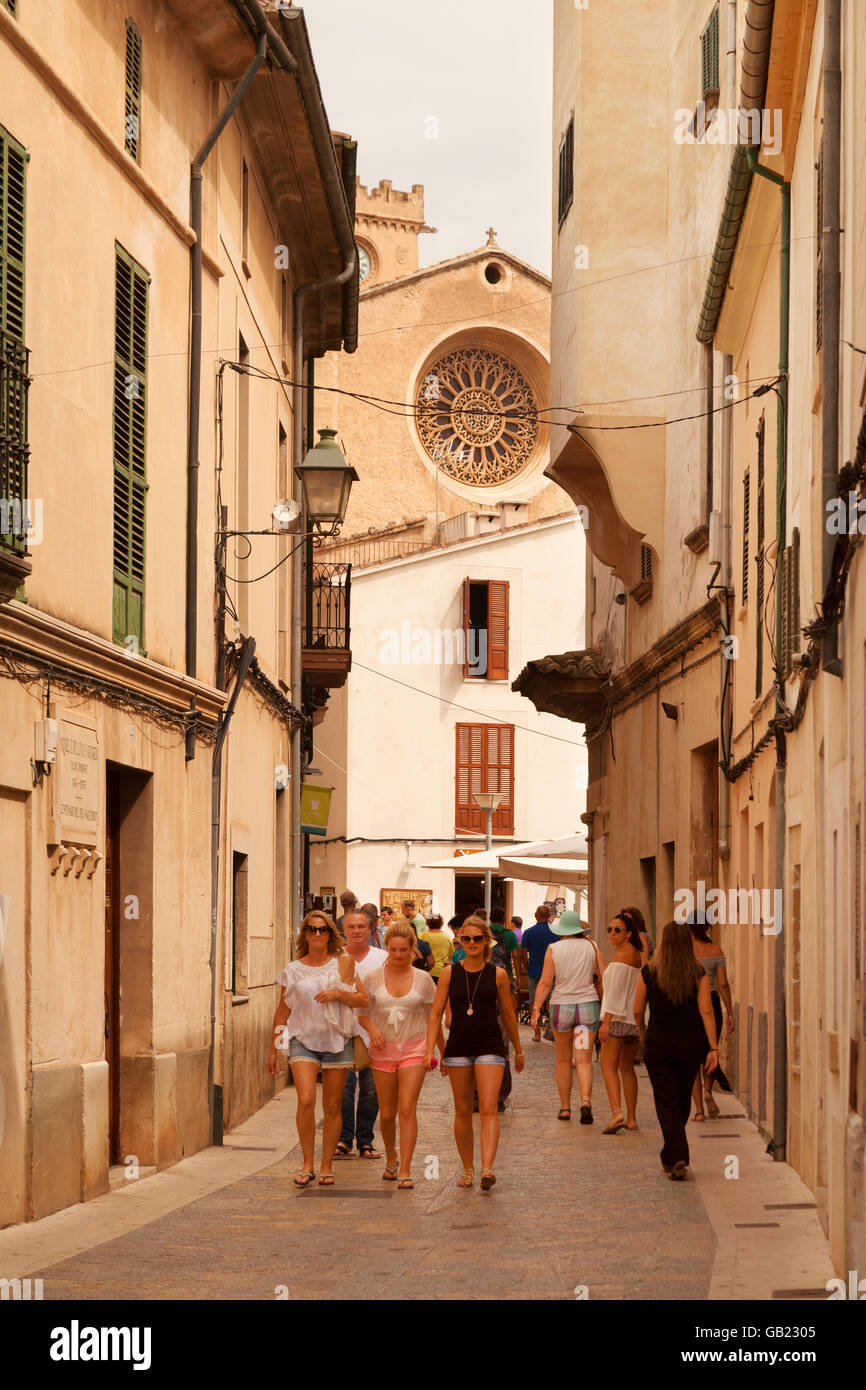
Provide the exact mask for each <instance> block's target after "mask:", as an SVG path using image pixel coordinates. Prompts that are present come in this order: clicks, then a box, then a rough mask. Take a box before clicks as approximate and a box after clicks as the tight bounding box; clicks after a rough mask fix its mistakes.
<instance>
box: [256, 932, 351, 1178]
mask: <svg viewBox="0 0 866 1390" xmlns="http://www.w3.org/2000/svg"><path fill="white" fill-rule="evenodd" d="M277 983H278V984H280V985H282V991H281V993H280V1002H279V1003H278V1004H277V1011H276V1013H275V1014H274V1027H273V1032H272V1034H271V1047H270V1051H269V1053H268V1071H269V1072H270V1074H271V1076H276V1075H277V1074H278V1071H279V1063H278V1061H277V1051H278V1050H279V1051H281V1052H285V1051H286V1050H288V1053H289V1066H290V1067H291V1069H292V1079H293V1081H294V1083H295V1090H296V1091H297V1094H298V1111H297V1125H298V1139H299V1140H300V1144H301V1150H302V1152H303V1156H304V1162H303V1167H302V1168H301V1170H300V1172H299V1173H297V1174H296V1175H295V1179H294V1181H295V1185H296V1186H297V1187H309V1185H310V1183H311V1182H312V1181H313V1178H314V1177H315V1176H316V1174H315V1172H314V1169H313V1162H314V1154H315V1143H316V1077H317V1076H318V1074H319V1070H320V1069H321V1072H322V1106H323V1108H324V1112H325V1119H324V1124H323V1127H322V1168H321V1173H320V1176H319V1186H320V1187H333V1185H334V1175H333V1172H332V1165H333V1158H334V1150H335V1149H336V1147H337V1140H338V1139H339V1137H340V1126H341V1123H342V1103H343V1087H344V1084H345V1081H346V1072H347V1071H348V1070H349V1068H350V1067H351V1066H352V1065H353V1062H354V1034H355V1017H354V1014H353V1010H354V1009H360V1008H367V1006H368V1005H369V1002H370V1000H369V996H368V994H367V991H366V990H365V988H364V985H363V983H362V981H361V978H360V976H359V975H357V974H356V972H355V962H354V961H353V960H352V958H351V956H348V955H347V954H346V948H345V945H344V944H343V941H342V939H341V937H340V933H339V932H338V931H337V926H336V923H335V922H333V921H332V920H331V918H330V917H328V916H327V914H326V913H324V912H308V913H307V915H306V917H305V918H304V920H303V922H302V923H301V927H300V931H299V932H298V949H297V955H296V957H295V959H294V960H293V961H291V962H290V963H289V964H288V965H287V966H286V968H285V970H281V971H280V973H279V975H278V976H277Z"/></svg>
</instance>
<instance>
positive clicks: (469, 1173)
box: [457, 1168, 475, 1187]
mask: <svg viewBox="0 0 866 1390" xmlns="http://www.w3.org/2000/svg"><path fill="white" fill-rule="evenodd" d="M474 1181H475V1169H474V1168H464V1169H463V1172H462V1174H461V1176H460V1177H459V1178H458V1179H457V1186H458V1187H471V1186H472V1184H473V1183H474Z"/></svg>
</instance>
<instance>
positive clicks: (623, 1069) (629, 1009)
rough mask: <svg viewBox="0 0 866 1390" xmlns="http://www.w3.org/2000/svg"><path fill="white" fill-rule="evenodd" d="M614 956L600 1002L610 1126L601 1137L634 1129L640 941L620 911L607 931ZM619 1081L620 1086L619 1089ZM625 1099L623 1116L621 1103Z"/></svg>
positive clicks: (602, 1061)
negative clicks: (635, 999) (635, 1000)
mask: <svg viewBox="0 0 866 1390" xmlns="http://www.w3.org/2000/svg"><path fill="white" fill-rule="evenodd" d="M607 934H608V939H609V941H610V944H611V946H613V948H614V956H613V959H612V960H609V961H608V963H607V965H606V966H605V971H604V993H603V994H602V999H601V1025H600V1027H599V1030H598V1036H599V1041H600V1042H601V1074H602V1076H603V1077H604V1084H605V1088H606V1090H607V1098H608V1100H609V1101H610V1110H611V1115H610V1123H609V1124H607V1125H606V1126H605V1127H604V1129H603V1130H602V1134H618V1133H619V1131H620V1130H621V1129H637V1073H636V1072H635V1069H634V1063H635V1056H636V1054H637V1045H638V1042H639V1041H640V1033H639V1032H638V1027H637V1024H636V1023H635V1021H634V992H635V987H636V985H637V982H638V979H639V978H640V970H641V946H642V943H641V939H640V936H639V935H638V930H637V927H636V926H635V924H634V923H633V922H632V921H631V920H630V919H629V918H627V917H626V916H625V914H624V913H622V912H620V913H618V914H617V916H616V917H613V918H612V919H611V922H610V925H609V927H608V929H607ZM620 1080H621V1082H622V1085H621V1086H620ZM623 1096H625V1108H626V1113H625V1114H623V1110H622V1100H623Z"/></svg>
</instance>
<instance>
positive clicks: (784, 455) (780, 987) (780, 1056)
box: [747, 149, 791, 1162]
mask: <svg viewBox="0 0 866 1390" xmlns="http://www.w3.org/2000/svg"><path fill="white" fill-rule="evenodd" d="M747 154H748V159H749V168H750V169H751V171H752V173H753V174H757V175H759V176H760V177H761V178H764V179H769V181H770V182H771V183H774V184H776V185H777V187H778V189H779V191H780V193H781V195H782V209H781V232H780V248H779V385H778V387H777V392H776V394H777V399H778V409H777V425H776V662H775V667H776V671H775V674H776V719H777V721H781V718H782V716H783V715H784V714H785V712H786V708H787V707H786V704H785V672H784V671H783V669H782V624H783V618H784V607H783V598H784V595H783V592H782V585H781V582H780V581H781V567H782V550H783V548H784V546H785V542H786V540H787V528H788V338H789V322H790V310H791V185H790V184H789V183H787V182H786V180H785V179H784V178H782V176H781V174H774V173H773V171H772V170H771V169H765V168H764V166H763V165H762V164H759V163H758V157H757V155H756V153H755V151H754V150H753V149H749V150H748V151H747ZM786 770H787V738H786V735H785V731H784V728H783V727H782V726H781V723H777V725H776V787H775V794H776V818H775V819H776V835H775V861H776V873H775V885H774V886H775V888H776V889H777V891H778V892H780V893H781V894H782V897H781V898H779V899H777V901H784V891H785V842H786V838H787V817H786V807H785V775H786ZM773 927H774V930H775V937H774V942H773V944H774V952H773V1158H774V1159H776V1160H777V1161H779V1162H783V1161H784V1158H785V1148H786V1144H787V1134H788V1123H787V1120H788V1113H787V1110H788V1086H787V1082H788V1075H787V1050H788V1049H787V1019H786V1010H785V983H786V980H785V931H784V923H779V922H776V921H774V922H773Z"/></svg>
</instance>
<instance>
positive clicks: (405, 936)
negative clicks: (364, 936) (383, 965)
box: [385, 921, 418, 951]
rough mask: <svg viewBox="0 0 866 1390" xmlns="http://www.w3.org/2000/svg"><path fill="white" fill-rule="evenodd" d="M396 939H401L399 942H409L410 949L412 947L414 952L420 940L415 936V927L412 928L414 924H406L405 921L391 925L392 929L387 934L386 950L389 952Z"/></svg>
mask: <svg viewBox="0 0 866 1390" xmlns="http://www.w3.org/2000/svg"><path fill="white" fill-rule="evenodd" d="M395 938H399V940H401V941H408V942H409V945H410V947H411V948H412V949H413V950H414V948H415V943H416V941H417V940H418V938H417V936H416V935H415V929H414V927H413V926H412V923H411V922H406V921H403V922H392V923H391V925H390V927H389V928H388V930H387V931H386V932H385V950H386V951H387V949H388V947H389V945H390V943H391V942H392V941H393V940H394V939H395Z"/></svg>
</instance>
